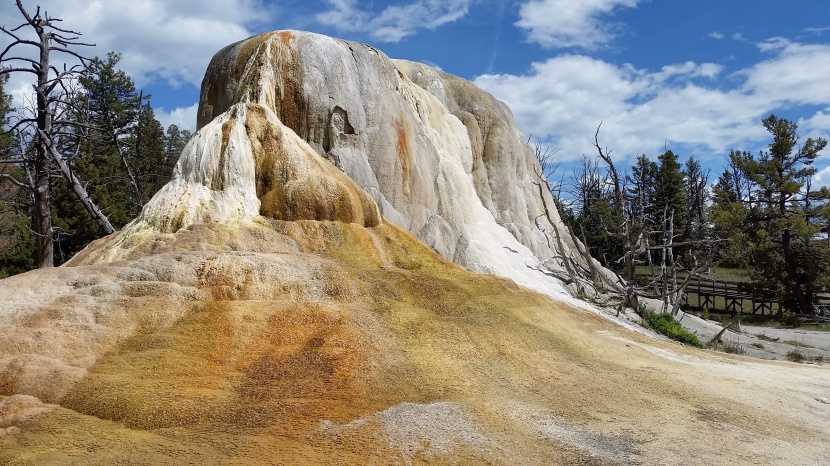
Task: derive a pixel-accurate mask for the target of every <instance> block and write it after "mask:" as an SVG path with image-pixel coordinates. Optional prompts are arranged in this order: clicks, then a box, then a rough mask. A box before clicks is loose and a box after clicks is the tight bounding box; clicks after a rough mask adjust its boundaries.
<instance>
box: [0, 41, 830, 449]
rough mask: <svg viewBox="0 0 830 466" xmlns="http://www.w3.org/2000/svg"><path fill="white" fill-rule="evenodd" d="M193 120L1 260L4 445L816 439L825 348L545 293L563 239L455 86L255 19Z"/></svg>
mask: <svg viewBox="0 0 830 466" xmlns="http://www.w3.org/2000/svg"><path fill="white" fill-rule="evenodd" d="M199 125H200V129H199V131H198V132H197V133H196V134H195V135H194V137H193V139H192V140H191V141H190V142H189V143H188V145H187V147H186V148H185V149H184V151H183V153H182V155H181V158H180V159H179V162H178V165H177V167H176V170H175V173H174V176H173V179H172V180H171V181H170V183H168V184H167V185H166V186H165V187H164V188H163V189H162V190H161V191H159V192H158V193H157V194H156V196H155V197H153V199H152V200H151V201H149V202H148V203H147V205H146V206H145V208H144V210H143V211H142V212H141V214H140V215H139V217H138V218H136V219H135V220H134V221H133V222H132V223H130V224H129V225H127V226H126V227H125V228H124V229H122V230H121V231H119V232H117V233H115V234H113V235H110V236H108V237H105V238H102V239H100V240H98V241H96V242H94V243H93V244H91V245H90V246H89V247H88V248H86V249H85V250H84V251H82V252H81V253H79V254H78V255H77V256H76V257H74V258H73V259H72V260H71V261H70V263H69V264H67V265H68V266H67V267H60V268H56V269H44V270H35V271H31V272H28V273H24V274H21V275H18V276H14V277H11V278H7V279H5V280H2V281H0V464H4V465H5V464H9V465H63V464H152V465H178V464H201V465H213V464H234V465H237V464H239V465H242V464H250V465H259V464H291V465H317V464H378V465H380V464H660V465H664V464H668V465H674V464H677V465H680V464H683V465H711V464H734V465H738V464H765V465H766V464H772V465H776V464H777V465H799V464H800V465H816V464H823V463H825V462H826V460H827V458H828V457H830V444H828V441H827V433H828V432H830V404H828V402H827V398H829V397H830V371H828V370H827V369H826V368H825V367H822V366H811V365H796V364H791V363H784V362H775V361H754V360H750V359H747V358H741V357H739V356H729V355H724V354H718V353H714V352H710V351H705V350H697V349H694V348H688V347H684V346H681V345H679V344H675V343H669V342H666V341H661V340H655V339H653V338H651V337H649V336H646V335H643V334H641V333H636V332H632V331H629V330H627V329H625V328H623V327H620V326H618V325H616V324H614V323H612V322H610V321H609V320H607V319H605V318H603V317H601V316H600V315H598V313H592V312H585V311H583V310H577V309H575V308H574V307H572V306H571V305H570V304H569V303H570V302H572V301H568V300H570V299H571V298H569V297H566V296H564V295H562V294H559V293H561V292H562V291H563V290H564V289H565V287H566V286H568V287H572V286H573V284H574V282H573V281H571V282H570V284H568V285H566V286H563V283H564V282H567V281H568V280H567V277H568V275H569V273H567V271H565V272H564V273H563V270H564V269H563V267H564V265H563V264H567V262H562V258H563V257H565V258H570V259H568V260H572V265H574V267H577V266H578V267H582V268H586V267H588V264H585V263H584V261H583V262H580V260H581V259H579V255H574V254H573V248H575V247H578V244H576V243H574V242H572V241H571V240H569V239H568V238H569V236H568V235H567V234H566V233H567V231H566V230H565V229H564V227H563V226H562V224H561V222H560V221H559V220H558V217H557V216H556V211H555V209H553V203H552V201H551V199H550V198H549V196H548V195H547V194H546V193H545V192H544V190H540V189H539V186H538V185H537V184H536V183H535V182H534V180H535V179H534V176H536V175H535V171H536V170H538V166H537V165H535V162H534V160H533V156H532V153H530V151H529V149H528V148H527V146H525V145H524V144H523V143H522V141H521V137H520V135H519V133H518V131H517V130H516V129H515V127H514V126H513V124H512V121H511V118H510V113H509V110H508V109H507V108H506V107H504V105H502V104H500V103H498V102H497V101H495V100H494V99H493V98H492V97H491V96H489V95H486V94H484V93H482V92H481V91H480V90H478V89H476V88H475V87H474V86H472V85H471V84H470V83H467V82H465V81H463V80H461V79H459V78H455V77H452V76H448V75H446V74H443V73H441V72H439V71H436V70H434V69H431V68H429V67H426V66H423V65H418V64H414V63H406V62H392V61H390V60H389V59H387V58H386V57H385V56H384V55H383V54H382V53H380V52H379V51H377V50H375V49H373V48H371V47H368V46H365V45H361V44H356V43H350V42H345V41H339V40H336V39H331V38H327V37H322V36H317V35H313V34H308V33H299V32H279V33H272V34H265V35H262V36H257V37H254V38H251V39H248V40H247V41H243V42H241V43H239V44H235V45H232V46H230V47H228V48H226V49H224V50H222V51H221V52H219V54H218V55H217V56H216V57H215V58H214V60H213V62H212V64H211V66H210V69H209V70H208V73H207V76H206V78H205V81H204V89H203V99H202V105H201V109H200V123H199ZM413 233H414V234H413ZM424 243H427V244H424ZM436 251H437V253H436ZM439 253H440V254H439ZM554 257H556V259H553V258H554ZM448 259H451V260H452V261H450V260H448ZM453 261H454V262H455V263H454V262H453ZM458 264H461V265H464V266H465V267H468V268H470V269H473V270H476V271H487V272H493V274H492V275H491V274H477V273H474V272H471V271H469V270H467V269H465V268H463V267H461V266H460V265H458ZM497 275H502V277H500V276H497ZM558 276H564V277H566V279H565V280H564V282H563V281H560V280H559V279H558V278H556V277H558ZM503 277H509V278H511V279H512V280H511V279H508V278H503ZM517 283H518V285H517ZM520 285H527V286H528V287H530V288H534V289H536V290H541V291H543V292H545V293H546V294H547V295H545V294H540V293H537V292H535V291H533V290H531V289H528V288H526V287H523V286H520ZM552 297H558V298H559V299H558V300H555V299H552ZM585 306H587V304H586V305H585Z"/></svg>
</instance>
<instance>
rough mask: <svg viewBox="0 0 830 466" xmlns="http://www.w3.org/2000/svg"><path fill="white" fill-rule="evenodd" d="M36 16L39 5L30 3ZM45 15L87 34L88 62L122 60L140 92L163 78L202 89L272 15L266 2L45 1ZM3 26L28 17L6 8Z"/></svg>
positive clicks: (8, 4)
mask: <svg viewBox="0 0 830 466" xmlns="http://www.w3.org/2000/svg"><path fill="white" fill-rule="evenodd" d="M26 3H27V5H25V6H27V8H29V9H30V10H31V12H34V8H35V7H34V5H35V3H34V2H26ZM37 4H39V5H40V6H41V10H42V11H48V12H49V14H50V15H51V16H52V17H55V18H61V19H63V22H62V23H60V26H61V27H62V28H67V29H71V30H75V31H78V32H81V33H82V34H83V36H82V37H81V39H82V40H83V41H85V42H93V43H95V44H96V46H95V47H91V48H86V47H84V48H79V49H78V51H79V52H81V53H82V54H84V55H88V56H95V55H98V56H103V55H105V54H106V53H107V52H109V51H117V52H119V53H121V54H122V60H121V62H120V63H119V67H120V68H121V69H123V70H124V71H125V72H127V73H128V74H129V75H130V76H131V77H132V78H133V79H134V80H135V81H136V83H137V84H138V85H139V86H142V85H144V84H146V83H147V82H149V81H150V80H152V79H154V78H155V77H160V78H162V79H164V80H166V81H168V82H169V83H171V84H173V85H183V84H192V85H196V86H198V85H199V84H200V83H201V79H202V76H203V74H204V70H205V68H206V67H207V64H208V61H209V60H210V58H211V57H212V56H213V54H214V53H216V52H217V51H218V50H219V49H220V48H222V47H224V46H225V45H228V44H230V43H232V42H235V41H238V40H240V39H243V38H245V37H248V36H249V35H251V32H250V29H249V27H250V26H251V25H253V24H257V22H259V21H261V20H262V19H263V18H265V17H267V16H268V14H269V12H271V11H272V9H271V10H269V8H268V7H266V6H265V5H264V4H263V2H262V1H260V0H178V1H176V2H168V1H164V0H106V1H104V0H92V1H89V0H39V1H38V2H37ZM0 21H2V23H3V24H6V25H12V24H13V25H17V24H19V23H21V22H22V17H21V16H20V13H19V12H18V11H17V8H16V7H15V6H14V5H13V4H12V2H4V5H3V6H2V12H0Z"/></svg>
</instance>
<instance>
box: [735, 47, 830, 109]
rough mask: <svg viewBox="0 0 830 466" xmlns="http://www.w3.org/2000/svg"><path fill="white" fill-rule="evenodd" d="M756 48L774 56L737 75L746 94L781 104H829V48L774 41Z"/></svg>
mask: <svg viewBox="0 0 830 466" xmlns="http://www.w3.org/2000/svg"><path fill="white" fill-rule="evenodd" d="M758 48H759V49H760V50H761V51H762V52H765V53H769V54H773V56H772V58H770V59H768V60H765V61H762V62H760V63H758V64H756V65H755V66H753V67H751V68H749V69H746V70H743V71H742V72H740V73H739V75H741V76H744V77H745V78H746V80H747V81H746V85H745V86H746V88H747V90H748V91H749V92H752V93H754V94H757V95H765V96H768V98H769V99H770V100H771V101H773V102H780V103H781V104H782V105H783V104H784V103H787V104H823V103H830V86H828V85H827V77H828V76H830V45H828V44H800V43H796V42H791V41H789V40H787V39H782V38H775V39H770V40H767V41H764V42H762V43H761V44H758Z"/></svg>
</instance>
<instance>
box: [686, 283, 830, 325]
mask: <svg viewBox="0 0 830 466" xmlns="http://www.w3.org/2000/svg"><path fill="white" fill-rule="evenodd" d="M684 278H685V277H682V276H678V278H677V281H678V283H681V282H682V281H683V279H684ZM684 298H685V302H686V303H687V304H689V305H690V306H693V307H695V306H696V307H698V308H701V309H707V310H711V309H720V310H725V311H727V312H751V313H752V314H758V313H761V314H766V313H769V314H772V313H776V312H778V311H779V310H780V309H781V298H780V297H779V296H778V295H777V294H776V293H774V292H766V293H758V292H757V290H753V289H752V286H751V284H749V283H748V282H739V281H731V280H717V279H712V278H705V277H701V276H695V277H692V278H691V280H690V281H689V284H688V286H687V287H686V295H685V297H684ZM813 308H814V311H815V312H816V314H817V315H820V316H827V317H830V293H819V294H817V296H816V300H815V302H814V303H813Z"/></svg>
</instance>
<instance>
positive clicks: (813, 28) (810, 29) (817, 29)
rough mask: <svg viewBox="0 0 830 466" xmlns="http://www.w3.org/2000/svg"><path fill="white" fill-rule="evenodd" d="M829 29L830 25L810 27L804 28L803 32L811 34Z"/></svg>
mask: <svg viewBox="0 0 830 466" xmlns="http://www.w3.org/2000/svg"><path fill="white" fill-rule="evenodd" d="M827 31H830V26H825V27H812V28H805V29H804V32H811V33H813V34H821V33H823V32H827Z"/></svg>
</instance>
